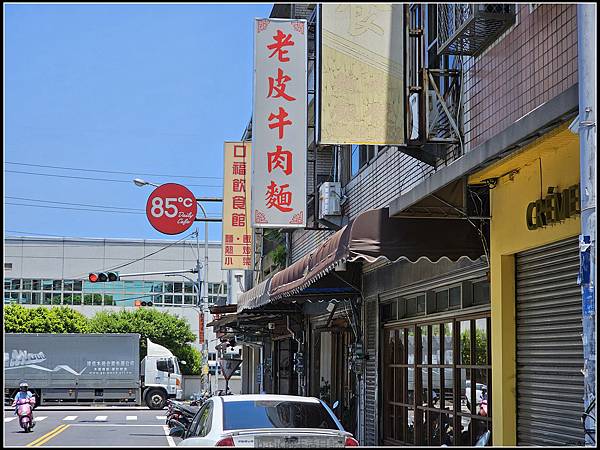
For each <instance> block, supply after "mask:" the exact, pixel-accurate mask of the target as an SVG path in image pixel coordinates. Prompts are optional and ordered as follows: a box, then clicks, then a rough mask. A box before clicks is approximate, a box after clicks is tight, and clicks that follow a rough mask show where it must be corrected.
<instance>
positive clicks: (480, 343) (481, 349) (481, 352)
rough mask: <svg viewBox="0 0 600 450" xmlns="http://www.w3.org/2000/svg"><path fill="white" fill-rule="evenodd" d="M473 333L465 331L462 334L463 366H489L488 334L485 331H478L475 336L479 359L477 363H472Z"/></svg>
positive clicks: (476, 360)
mask: <svg viewBox="0 0 600 450" xmlns="http://www.w3.org/2000/svg"><path fill="white" fill-rule="evenodd" d="M470 336H471V333H470V332H469V331H463V332H462V333H461V334H460V340H461V343H460V347H461V356H462V363H463V364H474V365H478V366H481V365H485V364H487V361H486V359H487V333H486V332H485V330H481V329H479V328H478V329H477V330H476V334H475V352H476V354H477V357H476V359H475V362H473V363H471V344H470Z"/></svg>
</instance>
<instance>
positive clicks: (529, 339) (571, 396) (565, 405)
mask: <svg viewBox="0 0 600 450" xmlns="http://www.w3.org/2000/svg"><path fill="white" fill-rule="evenodd" d="M578 271H579V248H578V240H577V238H573V239H568V240H565V241H561V242H558V243H555V244H551V245H547V246H544V247H540V248H537V249H535V250H530V251H527V252H523V253H519V254H517V255H516V278H517V279H516V294H517V295H516V297H517V304H516V319H517V445H543V446H554V445H556V446H559V445H576V444H577V443H583V441H584V433H583V427H582V425H581V414H582V412H583V389H584V386H583V375H582V374H581V369H582V368H583V344H582V340H581V333H582V325H581V318H582V311H581V291H580V288H579V286H578V284H577V274H578Z"/></svg>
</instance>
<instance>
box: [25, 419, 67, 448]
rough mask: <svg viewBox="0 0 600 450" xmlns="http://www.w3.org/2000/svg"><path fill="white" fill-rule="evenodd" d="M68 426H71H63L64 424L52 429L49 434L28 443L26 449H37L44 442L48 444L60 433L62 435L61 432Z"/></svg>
mask: <svg viewBox="0 0 600 450" xmlns="http://www.w3.org/2000/svg"><path fill="white" fill-rule="evenodd" d="M70 426H71V425H65V424H63V425H59V426H58V427H56V428H55V429H53V430H52V431H50V432H49V433H46V434H45V435H43V436H42V437H40V438H37V439H36V440H35V441H33V442H30V443H29V444H27V445H26V447H39V446H40V445H42V444H45V443H46V442H48V441H49V440H50V439H52V438H53V437H54V436H57V435H59V434H60V433H62V432H63V431H65V430H66V429H67V428H69V427H70Z"/></svg>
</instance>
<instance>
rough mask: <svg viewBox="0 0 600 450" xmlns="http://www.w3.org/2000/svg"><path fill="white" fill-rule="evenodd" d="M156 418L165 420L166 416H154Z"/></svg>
mask: <svg viewBox="0 0 600 450" xmlns="http://www.w3.org/2000/svg"><path fill="white" fill-rule="evenodd" d="M156 418H157V419H158V420H166V418H167V416H156Z"/></svg>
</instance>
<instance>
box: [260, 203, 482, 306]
mask: <svg viewBox="0 0 600 450" xmlns="http://www.w3.org/2000/svg"><path fill="white" fill-rule="evenodd" d="M483 254H484V250H483V245H482V240H481V238H480V235H479V231H478V230H477V229H476V228H475V227H474V226H473V225H472V224H471V223H469V221H467V220H463V219H434V218H427V219H414V218H390V217H389V214H388V208H381V209H372V210H370V211H366V212H364V213H362V214H360V215H359V216H358V217H356V219H354V220H353V221H352V222H350V223H349V224H348V225H346V226H345V227H344V228H342V229H341V230H339V231H337V232H336V233H335V234H333V235H332V236H331V237H330V238H329V239H327V240H326V241H325V242H323V243H322V244H321V245H320V246H319V247H318V248H317V249H316V250H315V251H314V252H312V253H311V254H310V255H306V256H305V257H303V258H302V259H300V260H299V261H296V262H295V263H294V264H292V265H291V266H289V267H288V268H286V269H284V270H282V271H281V272H279V273H277V274H275V276H274V277H273V279H272V281H271V286H270V290H269V297H270V300H271V301H273V300H277V299H279V298H282V297H288V296H290V295H293V294H296V293H298V292H300V291H302V290H303V289H305V288H306V287H308V286H309V285H311V284H312V283H314V282H315V281H317V280H318V279H319V278H321V277H323V276H324V275H326V274H327V273H329V272H330V271H331V270H332V269H333V268H334V267H335V265H336V264H338V263H339V262H341V261H349V262H352V261H357V260H359V259H363V260H365V261H368V262H374V261H376V260H377V259H380V258H385V259H387V260H389V261H397V260H399V259H402V258H405V259H408V260H409V261H412V262H416V261H417V260H419V259H420V258H427V259H429V260H430V261H432V262H436V261H438V260H439V259H440V258H442V257H446V258H448V259H450V260H452V261H456V260H458V259H459V258H460V257H462V256H467V257H469V258H470V259H472V260H475V259H477V258H479V257H480V256H481V255H483Z"/></svg>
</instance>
